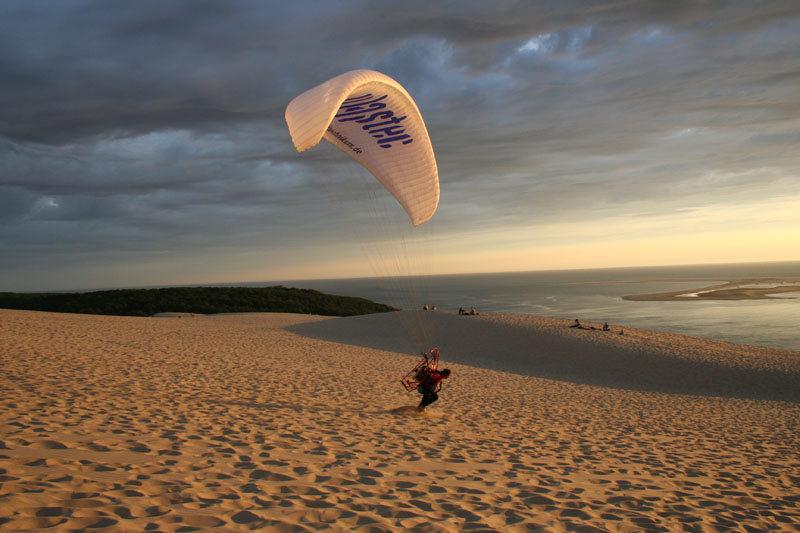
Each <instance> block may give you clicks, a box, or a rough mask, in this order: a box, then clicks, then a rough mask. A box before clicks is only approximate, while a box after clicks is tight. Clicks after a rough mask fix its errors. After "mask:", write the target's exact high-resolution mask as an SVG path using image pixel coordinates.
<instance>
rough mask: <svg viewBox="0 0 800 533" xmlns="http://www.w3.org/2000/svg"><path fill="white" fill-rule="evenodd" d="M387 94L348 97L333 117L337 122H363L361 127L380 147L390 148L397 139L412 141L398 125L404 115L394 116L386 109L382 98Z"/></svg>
mask: <svg viewBox="0 0 800 533" xmlns="http://www.w3.org/2000/svg"><path fill="white" fill-rule="evenodd" d="M387 96H388V95H385V94H384V95H383V96H378V97H375V98H374V97H373V96H372V94H365V95H363V96H355V97H353V98H348V99H347V100H345V101H344V102H342V105H341V107H340V108H339V112H338V113H337V114H336V116H335V117H334V118H336V119H337V121H338V122H349V121H354V122H356V123H358V124H364V125H363V126H361V128H362V129H364V130H365V131H368V132H369V134H370V135H371V136H372V137H374V138H375V139H376V142H377V143H378V146H380V147H381V148H391V147H392V143H394V142H398V141H402V143H403V144H410V143H412V142H414V139H413V138H411V135H409V134H407V133H406V130H405V128H403V127H402V126H401V125H399V124H400V123H401V122H403V121H404V120H405V119H406V117H405V116H402V117H396V116H395V114H394V112H393V111H391V110H389V109H386V102H383V101H382V100H385V99H386V98H387ZM376 121H377V122H376Z"/></svg>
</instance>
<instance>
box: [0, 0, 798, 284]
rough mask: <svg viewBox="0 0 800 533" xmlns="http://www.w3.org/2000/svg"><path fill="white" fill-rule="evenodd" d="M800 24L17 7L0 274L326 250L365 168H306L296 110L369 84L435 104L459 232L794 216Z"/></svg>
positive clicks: (763, 16)
mask: <svg viewBox="0 0 800 533" xmlns="http://www.w3.org/2000/svg"><path fill="white" fill-rule="evenodd" d="M798 27H800V16H799V15H798V14H797V10H796V6H795V5H794V3H793V2H792V1H787V2H781V1H776V2H769V3H766V4H759V6H758V9H755V8H753V6H752V5H751V4H747V3H731V2H721V1H704V2H697V1H679V2H662V1H656V0H653V1H646V2H636V3H630V2H628V1H622V0H620V1H610V2H600V3H598V2H548V1H541V2H538V1H537V2H515V1H500V2H493V3H492V4H491V5H489V4H486V3H485V2H478V1H475V2H472V1H465V2H459V3H457V4H439V3H431V2H422V1H409V2H403V3H402V4H391V3H389V4H376V3H374V2H367V1H355V0H354V1H347V2H336V3H320V2H306V1H303V0H301V1H297V2H291V3H283V4H274V3H268V4H265V3H262V2H256V1H234V2H226V3H219V2H210V1H208V2H207V1H191V2H187V1H175V2H169V3H164V2H158V1H150V0H144V1H140V2H135V3H126V4H119V5H117V4H108V3H105V2H96V1H88V0H87V1H76V2H5V3H2V4H0V71H2V72H3V76H2V80H0V89H1V90H0V220H2V221H3V228H2V230H0V246H2V248H3V250H4V252H5V253H4V254H3V255H2V257H0V274H2V275H3V276H6V277H7V279H12V278H13V279H18V280H21V279H27V278H25V275H24V270H25V268H24V266H21V265H25V264H32V263H33V262H36V261H45V262H46V261H47V260H48V258H50V257H52V256H53V254H56V253H59V254H64V255H69V254H70V253H72V254H75V253H78V252H80V253H91V254H97V257H103V255H104V254H105V255H106V256H111V255H114V254H123V255H124V254H127V253H134V254H136V253H138V254H145V253H147V254H150V255H153V256H159V254H162V253H168V252H171V251H175V250H180V251H181V252H182V253H185V254H187V255H186V257H189V256H192V257H194V256H195V255H197V254H200V255H202V254H201V251H202V250H206V251H209V250H220V249H224V250H226V257H244V254H246V253H249V251H251V250H252V249H253V247H259V249H261V250H266V251H272V253H280V250H285V249H287V246H296V247H300V246H301V244H300V243H305V246H307V247H308V249H309V250H313V249H314V247H320V246H321V244H322V243H323V242H330V240H331V239H335V238H336V232H337V231H339V230H340V229H342V228H344V227H346V226H347V224H348V223H347V222H346V221H343V220H342V219H339V218H338V216H339V214H341V213H337V209H338V210H339V211H341V212H346V213H347V212H349V213H351V219H352V218H355V219H358V218H359V215H358V214H356V213H358V207H357V204H355V203H353V204H351V202H354V201H355V200H352V199H351V198H352V197H353V194H351V193H352V190H353V188H354V187H355V186H354V185H353V184H354V183H357V181H356V178H357V177H360V176H361V175H362V174H363V171H362V169H360V168H358V167H356V166H355V165H353V163H352V162H350V161H349V160H347V158H344V157H342V155H341V154H340V153H339V152H337V151H336V150H333V149H330V147H325V148H324V147H317V148H315V149H314V150H311V151H309V152H307V153H304V154H302V155H298V154H296V153H295V152H294V150H293V149H292V147H291V144H290V142H289V139H288V133H287V131H286V126H285V123H284V119H283V112H284V108H285V106H286V104H287V103H288V101H289V100H290V99H291V98H292V97H293V96H294V95H296V94H298V93H299V92H302V91H304V90H306V89H308V88H310V87H312V86H314V85H316V84H318V83H320V82H322V81H324V80H326V79H328V78H330V77H332V76H334V75H337V74H339V73H341V72H344V71H346V70H350V69H354V68H374V69H377V70H381V71H383V72H386V73H387V74H389V75H390V76H392V77H394V78H395V79H397V80H398V81H400V82H401V83H403V84H404V85H405V86H406V87H407V88H408V90H409V91H410V93H411V94H412V95H413V96H414V98H415V99H416V101H417V103H418V105H419V107H420V109H421V110H422V112H423V115H424V117H425V120H426V123H427V125H428V128H429V130H430V133H431V138H432V140H433V144H434V147H435V150H436V153H437V160H438V163H439V168H440V177H441V182H442V200H441V205H440V211H439V213H438V214H437V228H438V230H439V231H441V232H442V233H443V234H446V235H453V236H458V235H459V234H460V232H464V231H465V228H464V224H463V221H464V219H465V217H468V218H469V220H471V221H472V222H473V223H474V224H479V225H481V227H484V228H487V230H488V231H491V228H494V227H496V228H506V227H509V226H513V225H518V226H521V227H523V226H524V227H538V226H540V225H542V224H546V222H547V221H548V220H553V219H554V218H557V217H560V218H569V219H572V220H575V221H576V222H577V221H593V220H597V221H601V220H603V218H604V217H608V216H612V215H613V213H614V212H615V211H616V212H619V211H626V212H631V213H634V214H635V213H642V214H643V216H647V215H646V214H648V213H649V214H651V215H652V216H654V217H661V216H667V217H668V216H670V214H671V213H677V212H679V211H680V209H697V208H699V207H701V206H702V205H719V206H720V208H721V209H722V208H724V207H725V206H727V205H734V204H738V203H739V202H742V201H743V199H744V198H746V197H748V196H750V197H752V198H753V199H754V201H759V202H760V201H766V200H767V199H770V198H780V197H781V195H784V196H785V197H787V198H788V197H792V195H796V194H797V193H798V186H797V185H796V184H797V183H798V182H797V179H796V178H797V175H798V171H799V170H800V169H799V168H798V167H799V166H800V164H799V163H798V159H797V155H796V153H797V150H796V149H795V148H796V145H797V135H796V133H795V132H796V131H797V130H798V125H799V124H800V93H798V91H797V90H796V86H797V83H796V82H797V78H798V73H797V64H798V60H800V52H798V51H799V50H800V37H798V36H800V31H798ZM360 173H361V174H360ZM331 183H336V184H347V187H349V188H350V192H348V193H347V194H342V195H341V197H340V200H339V204H337V205H336V206H333V205H331V202H330V189H331ZM704 213H708V212H707V211H704ZM706 216H711V215H706ZM298 249H299V248H298ZM209 253H211V252H209ZM297 253H298V254H299V253H300V252H297ZM192 254H195V255H192ZM307 255H313V253H311V252H303V257H306V256H307ZM119 257H121V256H119ZM125 257H126V260H128V259H129V256H127V255H125ZM148 257H149V255H148ZM154 261H155V260H154ZM156 262H157V261H156ZM102 263H103V261H102V260H101V259H98V260H97V264H98V265H102ZM116 264H117V265H118V263H116ZM153 264H155V263H153ZM219 272H220V274H219V275H220V277H222V278H224V276H225V275H224V266H222V265H220V266H219ZM8 276H11V277H8ZM28 282H29V283H30V284H31V286H33V285H35V283H36V280H35V279H29V281H28Z"/></svg>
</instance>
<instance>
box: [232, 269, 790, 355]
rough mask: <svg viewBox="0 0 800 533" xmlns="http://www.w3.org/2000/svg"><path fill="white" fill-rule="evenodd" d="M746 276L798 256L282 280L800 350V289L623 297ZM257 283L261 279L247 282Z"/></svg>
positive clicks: (387, 299)
mask: <svg viewBox="0 0 800 533" xmlns="http://www.w3.org/2000/svg"><path fill="white" fill-rule="evenodd" d="M746 278H800V262H780V263H745V264H728V265H695V266H670V267H642V268H616V269H597V270H561V271H546V272H542V271H539V272H511V273H508V272H506V273H495V274H455V275H443V276H426V277H418V278H414V277H412V278H410V279H408V280H404V281H403V283H395V282H394V281H393V280H385V279H379V278H361V279H336V280H303V281H282V282H280V283H281V284H283V285H286V286H291V287H298V288H307V289H316V290H319V291H322V292H326V293H329V294H337V295H343V296H358V297H362V298H367V299H369V300H373V301H376V302H382V303H388V304H389V305H394V306H395V307H401V308H409V307H416V306H422V305H426V304H427V305H429V306H432V305H436V306H437V307H438V308H439V309H448V310H453V309H458V308H459V307H464V308H466V309H469V308H470V307H474V308H475V309H477V310H478V311H479V312H481V311H483V312H496V313H517V314H529V315H538V316H548V317H554V318H563V319H564V320H565V324H566V323H567V321H572V320H573V319H575V318H579V319H580V320H581V321H585V322H600V323H602V322H608V323H609V324H613V325H614V326H615V327H618V326H621V327H623V328H624V327H625V326H629V327H636V328H644V329H651V330H657V331H667V332H673V333H680V334H683V335H691V336H695V337H702V338H708V339H717V340H724V341H729V342H735V343H740V344H749V345H755V346H766V347H772V348H781V349H788V350H797V351H800V293H787V294H786V295H783V297H779V298H777V297H776V298H770V299H765V300H705V299H703V300H700V299H697V300H695V299H687V301H629V300H624V299H623V298H622V297H623V296H625V295H632V294H652V293H661V292H668V291H677V290H686V291H687V292H688V291H690V290H691V289H700V288H703V287H707V286H710V285H715V284H720V283H724V282H727V281H730V280H735V279H746ZM248 285H255V284H248Z"/></svg>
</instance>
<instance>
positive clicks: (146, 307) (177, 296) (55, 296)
mask: <svg viewBox="0 0 800 533" xmlns="http://www.w3.org/2000/svg"><path fill="white" fill-rule="evenodd" d="M0 308H6V309H24V310H29V311H51V312H57V313H82V314H91V315H118V316H152V315H155V314H157V313H164V312H178V313H198V314H215V313H264V312H270V313H301V314H314V315H326V316H353V315H365V314H371V313H385V312H388V311H395V310H396V309H395V308H393V307H391V306H388V305H384V304H379V303H375V302H372V301H370V300H367V299H365V298H354V297H350V296H335V295H331V294H325V293H322V292H319V291H315V290H311V289H295V288H289V287H283V286H275V287H173V288H164V289H118V290H108V291H94V292H78V293H13V292H4V293H0Z"/></svg>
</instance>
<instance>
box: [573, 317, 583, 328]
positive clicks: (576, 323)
mask: <svg viewBox="0 0 800 533" xmlns="http://www.w3.org/2000/svg"><path fill="white" fill-rule="evenodd" d="M570 327H571V328H579V327H581V323H580V321H579V320H578V319H577V318H576V319H575V322H573V323H572V325H570Z"/></svg>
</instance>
